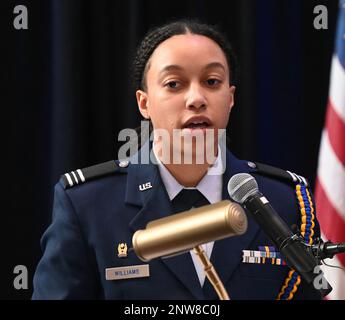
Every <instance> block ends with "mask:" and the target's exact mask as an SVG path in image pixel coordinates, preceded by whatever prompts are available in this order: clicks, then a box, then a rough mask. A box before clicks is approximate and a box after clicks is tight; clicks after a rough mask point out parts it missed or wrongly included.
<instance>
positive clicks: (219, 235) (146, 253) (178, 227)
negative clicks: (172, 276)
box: [132, 200, 247, 262]
mask: <svg viewBox="0 0 345 320" xmlns="http://www.w3.org/2000/svg"><path fill="white" fill-rule="evenodd" d="M246 230H247V216H246V214H245V212H244V210H243V208H242V207H241V206H240V205H239V204H237V203H234V202H231V201H229V200H223V201H221V202H218V203H215V204H211V205H206V206H203V207H199V208H195V209H193V210H188V211H184V212H181V213H177V214H174V215H171V216H168V217H164V218H161V219H157V220H154V221H151V222H149V223H148V224H147V226H146V229H145V230H138V231H136V232H135V233H134V235H133V238H132V244H133V249H134V251H135V253H136V255H137V256H138V257H139V258H140V259H141V260H142V261H145V262H146V261H150V260H151V259H154V258H158V257H169V256H172V255H176V254H181V253H185V252H188V251H189V250H191V249H193V248H195V247H196V246H198V245H200V244H203V243H207V242H210V241H215V240H220V239H224V238H226V237H231V236H235V235H241V234H243V233H245V232H246Z"/></svg>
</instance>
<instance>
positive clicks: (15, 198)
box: [0, 0, 338, 299]
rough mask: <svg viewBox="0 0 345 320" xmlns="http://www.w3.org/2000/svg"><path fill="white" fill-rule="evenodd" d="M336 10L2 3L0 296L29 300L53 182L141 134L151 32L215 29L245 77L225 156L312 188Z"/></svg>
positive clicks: (333, 0)
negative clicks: (139, 53)
mask: <svg viewBox="0 0 345 320" xmlns="http://www.w3.org/2000/svg"><path fill="white" fill-rule="evenodd" d="M17 4H23V5H26V6H27V8H28V13H29V20H28V21H29V29H28V30H15V29H14V28H13V19H14V14H13V8H14V6H15V5H17ZM318 4H323V5H326V6H327V8H328V13H329V15H328V24H329V25H328V30H315V29H314V27H313V20H314V17H315V15H314V13H313V8H314V6H315V5H318ZM337 6H338V1H337V0H329V1H322V0H319V1H313V0H308V1H301V0H231V1H230V0H229V1H224V0H222V1H220V0H212V1H207V0H195V1H193V0H190V1H189V0H184V1H158V0H157V1H153V0H152V1H149V0H138V1H134V0H128V1H124V0H123V1H111V0H97V1H96V0H95V1H91V0H44V1H40V0H32V1H27V0H20V1H1V15H2V18H1V26H2V27H3V28H1V29H2V31H5V34H4V35H3V36H2V38H1V40H2V43H3V45H2V49H1V50H2V53H4V54H5V57H4V58H2V61H1V75H2V78H3V85H2V89H3V90H2V91H3V93H2V94H1V96H0V99H1V106H2V111H3V113H2V114H3V123H4V125H3V128H5V130H4V132H3V137H4V140H5V142H6V143H5V144H4V145H5V146H6V147H5V152H4V155H3V158H4V159H5V165H3V170H4V172H5V175H4V179H3V186H4V188H5V190H6V192H5V193H3V194H4V195H5V197H4V199H3V201H2V207H3V210H2V212H1V213H2V219H1V221H2V222H1V235H2V237H1V239H2V240H1V286H0V290H1V292H0V298H2V299H27V298H30V296H31V293H32V277H33V273H34V270H35V267H36V265H37V262H38V260H39V258H40V256H41V250H40V245H39V240H40V237H41V235H42V233H43V231H44V230H45V228H46V227H47V225H48V223H49V222H50V219H51V207H52V197H53V186H54V184H55V183H56V182H57V180H58V179H59V176H60V175H61V174H63V173H64V172H66V171H69V170H74V169H77V168H83V167H85V166H89V165H92V164H96V163H99V162H102V161H107V160H109V159H114V158H116V157H117V151H118V149H119V147H120V146H121V143H120V142H118V141H117V135H118V133H119V131H120V130H121V129H123V128H134V127H137V126H138V125H139V124H140V116H139V112H138V110H137V107H136V102H135V95H134V92H133V91H132V90H131V88H130V73H129V66H130V62H131V58H132V55H133V52H134V49H135V47H136V45H137V43H138V41H139V39H140V38H141V37H142V36H143V35H144V34H145V32H146V31H147V30H148V28H149V27H151V26H153V25H156V24H157V23H163V22H165V21H167V20H169V19H171V18H181V17H197V18H199V19H200V20H201V21H204V22H207V23H212V24H219V25H220V26H221V28H222V29H223V30H224V32H225V33H226V34H227V35H228V36H229V38H230V40H231V41H232V43H233V47H234V49H235V51H236V52H237V55H238V59H239V63H240V71H241V73H240V81H239V83H238V87H237V92H236V106H235V108H234V111H233V113H232V116H231V120H230V124H229V127H228V130H229V132H228V135H229V136H230V147H231V149H232V150H233V152H234V153H235V154H236V155H237V156H238V157H240V158H243V159H248V160H253V161H260V162H265V163H268V164H271V165H274V166H278V167H281V168H285V169H289V170H291V171H295V172H297V173H299V174H302V175H305V176H306V177H308V178H309V179H310V180H311V182H312V183H313V182H314V181H315V175H316V168H317V157H318V148H319V141H320V136H321V130H322V127H323V123H324V114H325V109H326V102H327V98H328V83H329V71H330V62H331V57H332V52H333V39H334V31H335V23H336V13H337ZM19 264H21V265H25V266H27V268H28V273H29V289H28V290H19V291H18V290H15V289H14V288H13V279H14V277H15V275H14V274H13V268H14V267H15V266H16V265H19Z"/></svg>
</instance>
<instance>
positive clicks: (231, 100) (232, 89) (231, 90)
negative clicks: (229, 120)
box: [229, 86, 236, 112]
mask: <svg viewBox="0 0 345 320" xmlns="http://www.w3.org/2000/svg"><path fill="white" fill-rule="evenodd" d="M229 91H230V101H229V112H231V109H232V107H233V106H234V104H235V91H236V87H235V86H230V87H229Z"/></svg>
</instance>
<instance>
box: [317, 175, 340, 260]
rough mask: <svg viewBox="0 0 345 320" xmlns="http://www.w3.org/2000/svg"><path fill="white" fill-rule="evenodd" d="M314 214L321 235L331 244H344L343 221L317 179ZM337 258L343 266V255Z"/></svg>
mask: <svg viewBox="0 0 345 320" xmlns="http://www.w3.org/2000/svg"><path fill="white" fill-rule="evenodd" d="M315 198H316V199H317V202H316V213H317V219H318V221H319V223H320V226H321V230H322V232H323V234H324V235H325V236H326V237H327V238H328V240H330V241H332V242H345V221H344V219H343V218H342V217H341V216H340V215H339V214H338V212H337V210H336V209H335V208H334V207H333V205H332V203H331V202H330V201H329V199H328V197H327V195H326V193H325V191H324V189H323V187H322V185H321V183H320V181H319V180H318V179H317V181H316V188H315ZM337 258H338V259H339V261H340V262H341V264H342V265H343V266H345V253H342V254H338V255H337Z"/></svg>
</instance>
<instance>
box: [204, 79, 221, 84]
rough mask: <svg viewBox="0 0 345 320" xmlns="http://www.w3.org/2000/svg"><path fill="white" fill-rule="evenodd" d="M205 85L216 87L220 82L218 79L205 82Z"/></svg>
mask: <svg viewBox="0 0 345 320" xmlns="http://www.w3.org/2000/svg"><path fill="white" fill-rule="evenodd" d="M206 83H207V84H208V85H209V86H216V85H218V84H219V83H220V81H219V80H218V79H208V80H206Z"/></svg>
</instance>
